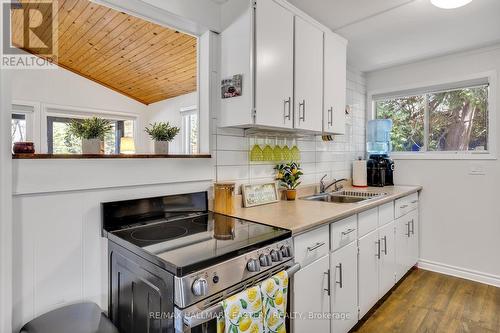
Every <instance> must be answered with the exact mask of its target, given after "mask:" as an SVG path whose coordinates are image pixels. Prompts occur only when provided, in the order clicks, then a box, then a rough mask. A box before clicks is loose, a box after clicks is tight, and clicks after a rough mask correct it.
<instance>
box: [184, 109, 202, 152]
mask: <svg viewBox="0 0 500 333" xmlns="http://www.w3.org/2000/svg"><path fill="white" fill-rule="evenodd" d="M181 114H182V128H181V134H182V151H183V153H184V154H198V151H199V149H198V110H197V109H195V107H190V108H188V109H187V110H186V111H184V110H181Z"/></svg>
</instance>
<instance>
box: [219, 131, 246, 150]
mask: <svg viewBox="0 0 500 333" xmlns="http://www.w3.org/2000/svg"><path fill="white" fill-rule="evenodd" d="M219 150H237V151H238V150H239V151H248V150H249V144H248V138H245V137H240V136H229V135H217V151H219Z"/></svg>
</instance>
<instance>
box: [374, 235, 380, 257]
mask: <svg viewBox="0 0 500 333" xmlns="http://www.w3.org/2000/svg"><path fill="white" fill-rule="evenodd" d="M375 243H376V244H377V254H376V255H375V256H376V257H377V258H378V259H380V239H379V240H378V241H376V242H375Z"/></svg>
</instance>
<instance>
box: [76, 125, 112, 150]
mask: <svg viewBox="0 0 500 333" xmlns="http://www.w3.org/2000/svg"><path fill="white" fill-rule="evenodd" d="M111 129H112V126H111V122H110V121H109V120H106V119H102V118H98V117H92V118H87V119H83V120H76V119H75V120H73V121H72V122H71V123H70V125H69V128H68V132H67V136H68V137H69V138H70V137H76V138H78V139H81V140H82V154H102V152H103V149H102V146H103V141H104V136H105V135H106V134H108V133H109V132H110V131H111Z"/></svg>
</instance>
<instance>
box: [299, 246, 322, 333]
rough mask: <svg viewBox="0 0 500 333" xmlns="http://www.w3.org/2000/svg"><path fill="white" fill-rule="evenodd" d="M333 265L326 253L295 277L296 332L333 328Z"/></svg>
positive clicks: (306, 332)
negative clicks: (331, 325) (331, 318)
mask: <svg viewBox="0 0 500 333" xmlns="http://www.w3.org/2000/svg"><path fill="white" fill-rule="evenodd" d="M329 268H330V256H329V255H326V256H324V257H322V258H320V259H318V260H316V261H315V262H313V263H311V264H310V265H308V266H306V267H304V268H302V269H301V270H300V271H298V272H297V273H295V275H294V276H293V310H292V311H293V313H292V316H293V317H292V326H293V332H295V333H312V332H318V333H319V332H329V331H330V318H329V313H330V296H329V295H328V283H329V281H328V275H329V274H328V269H329Z"/></svg>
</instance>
